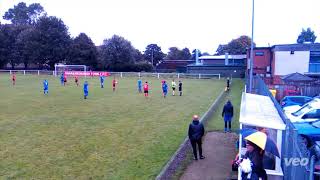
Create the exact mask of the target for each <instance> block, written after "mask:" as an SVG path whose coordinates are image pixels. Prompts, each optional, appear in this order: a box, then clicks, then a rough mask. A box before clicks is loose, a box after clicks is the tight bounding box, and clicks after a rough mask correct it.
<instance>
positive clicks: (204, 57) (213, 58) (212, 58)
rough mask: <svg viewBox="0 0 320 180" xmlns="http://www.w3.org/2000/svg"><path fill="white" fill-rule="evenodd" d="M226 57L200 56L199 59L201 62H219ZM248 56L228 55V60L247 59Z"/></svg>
mask: <svg viewBox="0 0 320 180" xmlns="http://www.w3.org/2000/svg"><path fill="white" fill-rule="evenodd" d="M225 58H226V56H225V55H219V56H200V57H199V59H201V60H215V59H216V60H217V59H225ZM246 58H247V55H245V54H243V55H228V59H246Z"/></svg>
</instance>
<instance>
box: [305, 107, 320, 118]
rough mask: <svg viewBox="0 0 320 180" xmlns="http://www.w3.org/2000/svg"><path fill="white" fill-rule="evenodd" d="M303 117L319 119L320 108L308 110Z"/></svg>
mask: <svg viewBox="0 0 320 180" xmlns="http://www.w3.org/2000/svg"><path fill="white" fill-rule="evenodd" d="M302 118H303V119H307V118H313V119H314V118H316V119H319V118H320V109H314V110H312V111H310V112H308V113H307V114H305V115H303V117H302Z"/></svg>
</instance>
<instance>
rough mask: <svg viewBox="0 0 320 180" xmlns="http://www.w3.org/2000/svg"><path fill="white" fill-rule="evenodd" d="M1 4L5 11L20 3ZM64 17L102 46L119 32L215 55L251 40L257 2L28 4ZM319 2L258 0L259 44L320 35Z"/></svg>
mask: <svg viewBox="0 0 320 180" xmlns="http://www.w3.org/2000/svg"><path fill="white" fill-rule="evenodd" d="M19 2H20V1H18V0H1V1H0V12H1V15H3V14H4V12H5V11H7V10H8V9H9V8H12V7H13V6H14V5H15V4H18V3H19ZM25 2H26V3H27V4H30V3H34V2H38V3H40V4H41V5H42V6H43V7H44V9H45V10H46V11H47V12H48V14H49V15H51V16H56V17H58V18H61V19H62V20H63V21H64V23H65V24H66V25H67V26H68V27H69V32H70V33H71V35H72V36H77V35H78V34H79V33H81V32H84V33H86V34H87V35H88V36H89V37H91V39H92V40H93V41H94V42H95V44H96V45H100V44H102V42H103V40H104V39H106V38H110V37H111V36H112V35H114V34H117V35H120V36H123V37H124V38H126V39H127V40H129V41H131V42H132V44H133V45H134V46H135V47H136V48H138V49H139V50H141V51H143V50H144V49H145V47H146V46H147V45H148V44H150V43H156V44H158V45H159V46H161V47H162V50H163V51H164V52H167V50H168V48H169V47H173V46H176V47H178V48H181V49H182V48H184V47H188V48H189V49H190V50H192V49H194V48H198V49H200V50H201V51H202V52H209V53H214V51H215V50H216V48H217V46H218V45H219V44H224V43H228V42H229V41H231V40H232V39H235V38H237V37H239V36H241V35H249V36H251V7H252V4H251V3H252V0H224V1H221V0H219V1H218V0H198V1H192V0H136V1H132V0H91V1H80V0H38V1H36V0H27V1H25ZM319 5H320V1H318V0H305V1H303V2H302V1H300V0H281V1H279V0H268V1H265V0H255V31H254V41H255V42H256V43H257V45H258V46H266V45H268V43H270V45H274V44H283V43H295V42H296V38H297V36H298V34H299V33H300V32H301V29H302V28H307V27H311V29H312V30H314V31H315V33H316V35H317V34H319V33H320V22H319V17H320V11H318V9H317V8H318V7H319Z"/></svg>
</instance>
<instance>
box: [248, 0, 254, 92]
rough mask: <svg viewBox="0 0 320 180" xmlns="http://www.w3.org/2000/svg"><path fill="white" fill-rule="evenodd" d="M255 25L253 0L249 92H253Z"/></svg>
mask: <svg viewBox="0 0 320 180" xmlns="http://www.w3.org/2000/svg"><path fill="white" fill-rule="evenodd" d="M253 27H254V0H252V26H251V49H250V75H249V78H250V82H249V83H250V84H249V92H250V93H252V79H253Z"/></svg>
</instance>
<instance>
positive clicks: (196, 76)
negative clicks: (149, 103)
mask: <svg viewBox="0 0 320 180" xmlns="http://www.w3.org/2000/svg"><path fill="white" fill-rule="evenodd" d="M0 73H9V74H12V73H16V74H23V75H29V74H33V75H55V71H46V70H0ZM110 76H115V77H120V78H125V77H136V78H143V77H153V78H158V79H161V78H173V79H180V78H188V79H221V75H220V74H188V73H147V72H110Z"/></svg>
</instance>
